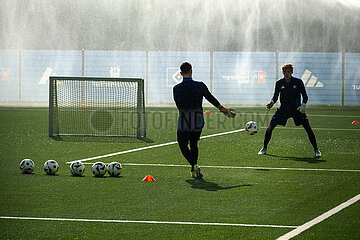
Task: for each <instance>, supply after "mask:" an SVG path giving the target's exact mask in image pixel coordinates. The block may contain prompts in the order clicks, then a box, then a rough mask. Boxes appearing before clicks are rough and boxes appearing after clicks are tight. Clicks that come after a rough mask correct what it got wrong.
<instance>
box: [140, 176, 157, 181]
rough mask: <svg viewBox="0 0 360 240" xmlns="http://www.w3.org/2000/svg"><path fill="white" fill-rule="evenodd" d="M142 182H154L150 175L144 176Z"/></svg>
mask: <svg viewBox="0 0 360 240" xmlns="http://www.w3.org/2000/svg"><path fill="white" fill-rule="evenodd" d="M143 181H146V182H154V181H156V180H155V179H154V178H153V177H152V176H151V175H146V176H145V177H144V179H143Z"/></svg>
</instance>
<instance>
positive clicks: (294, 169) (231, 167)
mask: <svg viewBox="0 0 360 240" xmlns="http://www.w3.org/2000/svg"><path fill="white" fill-rule="evenodd" d="M84 164H94V163H84ZM105 164H109V163H105ZM121 165H124V166H150V167H186V168H188V167H189V165H180V164H162V163H121ZM201 167H202V168H216V169H255V170H289V171H323V172H360V169H331V168H330V169H326V168H272V167H241V166H203V165H201Z"/></svg>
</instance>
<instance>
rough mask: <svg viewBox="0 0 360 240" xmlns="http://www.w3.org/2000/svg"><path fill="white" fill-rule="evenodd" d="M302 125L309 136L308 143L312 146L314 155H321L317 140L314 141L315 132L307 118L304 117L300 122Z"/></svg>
mask: <svg viewBox="0 0 360 240" xmlns="http://www.w3.org/2000/svg"><path fill="white" fill-rule="evenodd" d="M302 126H303V127H304V129H305V131H306V133H307V135H308V137H309V140H310V143H311V145H312V146H313V148H314V152H315V157H321V152H320V151H319V149H318V146H317V142H316V137H315V134H314V132H313V130H312V129H311V127H310V123H309V120H308V119H306V120H305V121H304V122H303V123H302Z"/></svg>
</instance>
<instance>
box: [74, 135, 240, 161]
mask: <svg viewBox="0 0 360 240" xmlns="http://www.w3.org/2000/svg"><path fill="white" fill-rule="evenodd" d="M242 131H245V129H237V130H233V131H229V132H222V133H216V134H211V135H206V136H202V137H200V139H204V138H209V137H215V136H221V135H226V134H231V133H236V132H242ZM176 143H177V142H176V141H174V142H168V143H162V144H158V145H151V146H147V147H141V148H135V149H130V150H126V151H121V152H116V153H109V154H105V155H101V156H96V157H90V158H84V159H79V160H75V161H71V162H67V163H70V164H71V163H73V162H76V161H81V162H85V161H90V160H95V159H100V158H106V157H112V156H116V155H120V154H125V153H131V152H137V151H142V150H146V149H151V148H158V147H164V146H168V145H172V144H176Z"/></svg>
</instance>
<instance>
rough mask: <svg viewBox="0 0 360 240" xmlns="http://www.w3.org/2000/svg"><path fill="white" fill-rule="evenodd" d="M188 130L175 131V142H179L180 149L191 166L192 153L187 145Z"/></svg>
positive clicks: (192, 163)
mask: <svg viewBox="0 0 360 240" xmlns="http://www.w3.org/2000/svg"><path fill="white" fill-rule="evenodd" d="M189 137H190V135H189V132H184V131H177V142H178V144H179V148H180V151H181V153H182V155H183V156H184V157H185V159H186V160H187V161H188V162H189V164H190V165H191V167H193V166H194V165H195V161H194V159H193V155H192V153H191V151H190V149H189V147H188V144H189V140H190V139H189Z"/></svg>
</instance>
